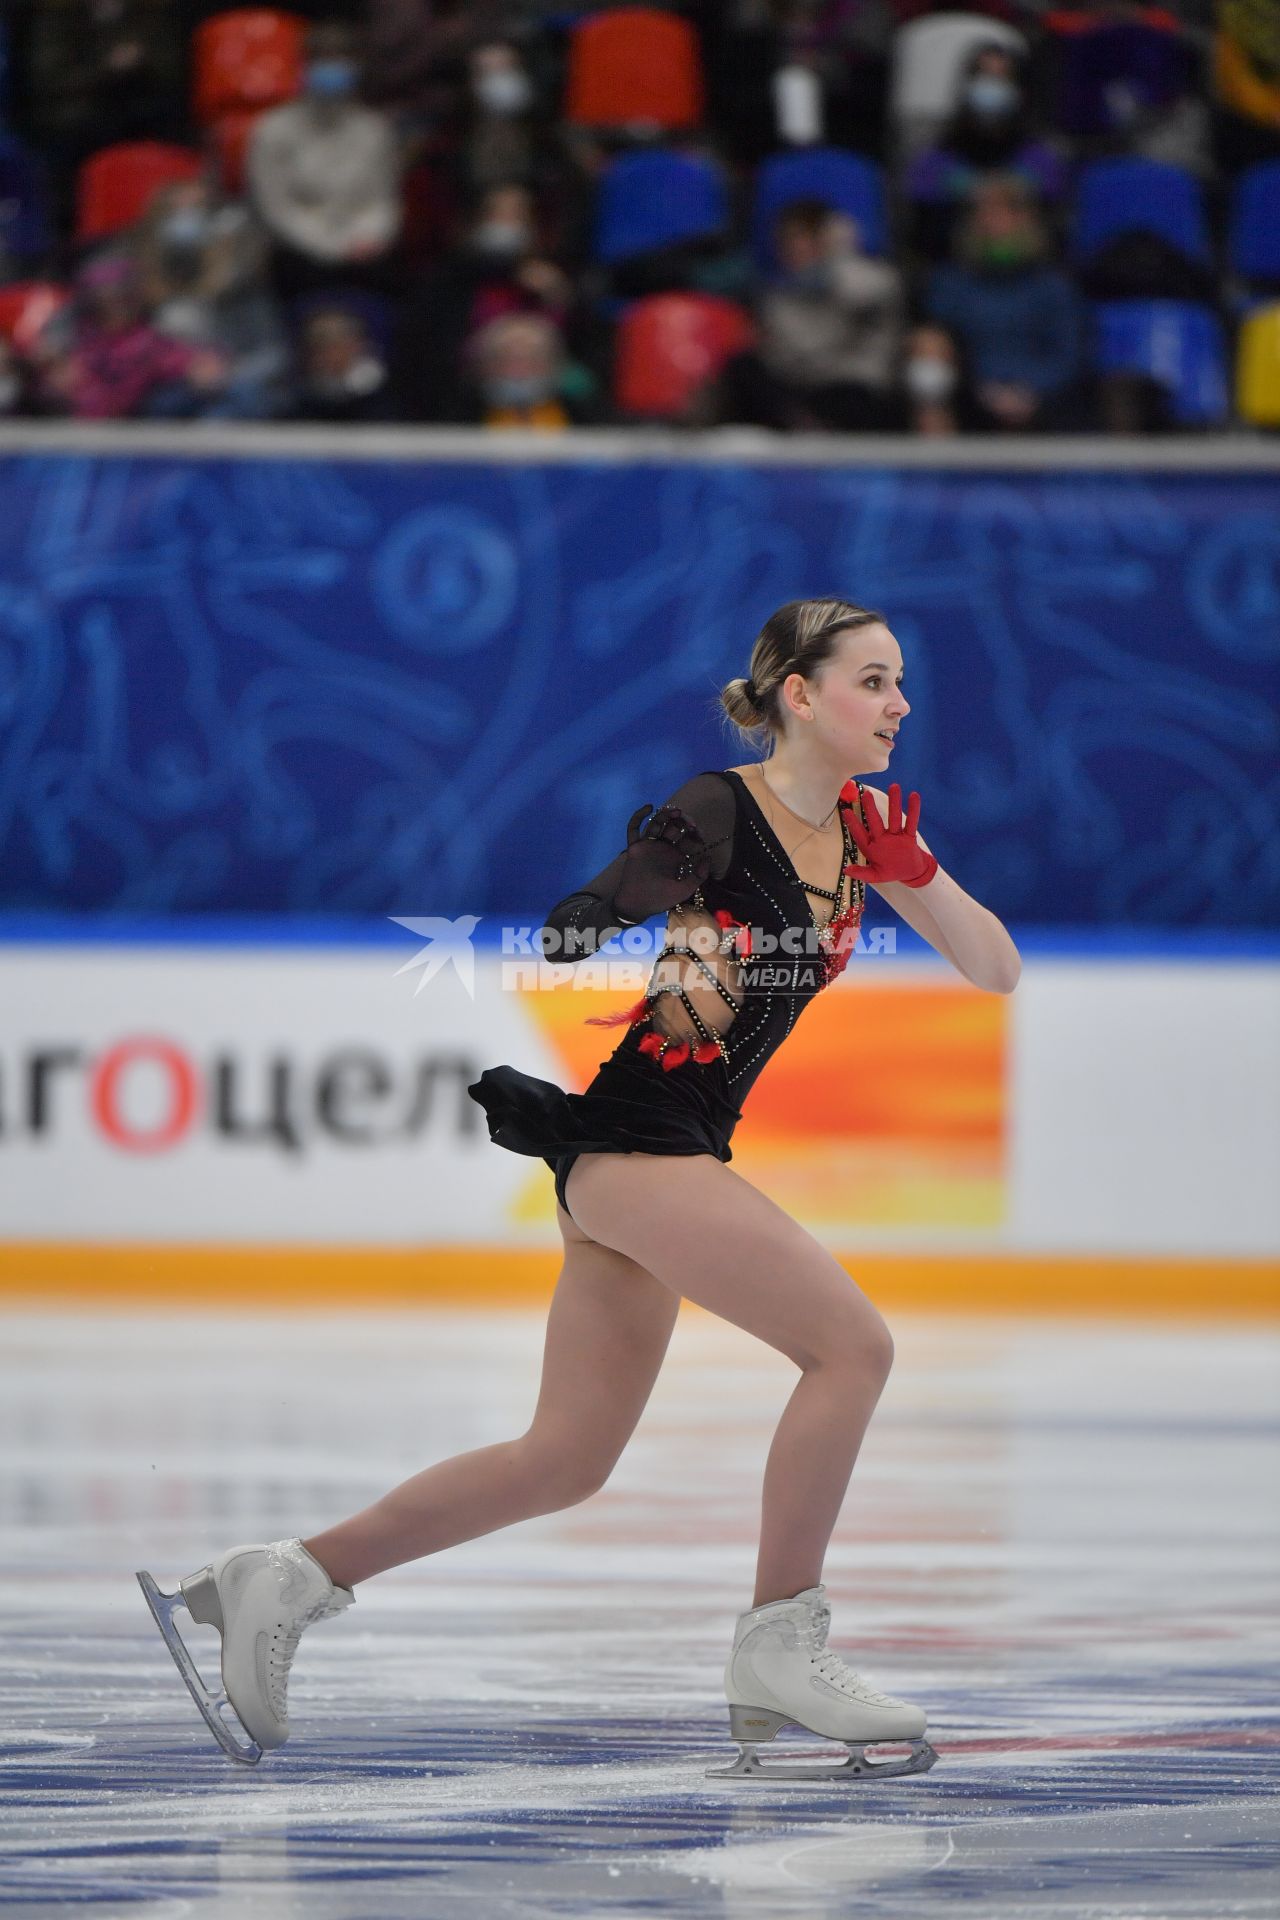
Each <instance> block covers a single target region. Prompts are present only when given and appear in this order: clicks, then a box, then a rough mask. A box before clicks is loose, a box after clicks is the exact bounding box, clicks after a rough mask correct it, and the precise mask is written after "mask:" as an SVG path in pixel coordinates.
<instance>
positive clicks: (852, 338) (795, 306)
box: [719, 200, 905, 433]
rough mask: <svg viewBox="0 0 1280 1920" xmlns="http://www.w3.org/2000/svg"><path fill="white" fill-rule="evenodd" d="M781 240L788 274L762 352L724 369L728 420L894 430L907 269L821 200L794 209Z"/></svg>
mask: <svg viewBox="0 0 1280 1920" xmlns="http://www.w3.org/2000/svg"><path fill="white" fill-rule="evenodd" d="M774 235H775V248H776V251H777V255H778V259H779V262H780V264H781V268H782V272H781V275H780V277H779V279H778V280H777V281H776V282H775V283H772V284H770V285H768V286H766V288H765V290H764V292H763V294H762V295H761V297H760V300H759V302H758V315H757V317H758V321H759V344H758V346H757V348H756V349H755V350H754V351H753V352H751V353H747V354H742V355H739V356H738V357H737V358H736V359H734V360H732V361H731V362H730V363H729V365H728V366H727V367H726V369H725V370H724V375H723V377H722V382H721V387H720V401H719V408H720V413H721V418H722V419H724V420H726V421H735V422H738V423H739V424H742V425H754V426H764V427H774V428H778V429H780V430H783V431H786V430H792V429H800V430H804V429H811V430H822V429H828V430H834V431H837V432H846V433H847V432H859V431H864V430H866V431H872V432H875V431H887V430H889V429H890V428H892V427H893V426H894V425H895V411H896V409H895V406H894V394H895V387H896V381H897V370H898V360H899V355H900V353H901V346H902V332H903V323H904V318H905V303H904V298H903V287H902V277H901V275H900V274H899V272H898V270H897V268H896V267H893V266H890V265H889V263H888V262H887V261H884V260H872V259H868V258H867V256H866V255H865V254H864V253H863V252H862V251H861V248H860V246H859V240H858V232H857V227H856V225H855V223H854V222H853V221H852V220H851V219H849V218H848V216H847V215H845V214H840V213H835V212H833V211H832V209H831V208H830V207H829V206H826V205H825V204H824V203H823V202H822V201H820V200H799V201H795V202H793V203H792V205H791V206H789V207H785V208H784V209H783V211H782V212H781V214H780V215H779V216H778V220H777V223H776V225H775V228H774Z"/></svg>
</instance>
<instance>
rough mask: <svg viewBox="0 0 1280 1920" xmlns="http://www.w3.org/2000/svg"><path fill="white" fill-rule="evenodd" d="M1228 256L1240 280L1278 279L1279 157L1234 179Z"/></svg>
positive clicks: (1279, 227) (1279, 238)
mask: <svg viewBox="0 0 1280 1920" xmlns="http://www.w3.org/2000/svg"><path fill="white" fill-rule="evenodd" d="M1228 257H1229V263H1230V266H1231V271H1232V272H1233V273H1238V274H1239V275H1240V277H1241V278H1242V279H1243V280H1280V160H1263V161H1262V162H1260V164H1259V165H1258V166H1256V167H1249V168H1247V169H1246V170H1245V172H1244V173H1242V174H1241V175H1240V178H1239V179H1238V180H1237V181H1236V187H1235V192H1234V193H1233V195H1232V197H1231V236H1230V240H1229V242H1228Z"/></svg>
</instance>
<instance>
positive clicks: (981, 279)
mask: <svg viewBox="0 0 1280 1920" xmlns="http://www.w3.org/2000/svg"><path fill="white" fill-rule="evenodd" d="M0 111H2V112H3V128H2V130H0V176H2V178H0V414H7V415H10V416H13V415H18V416H51V415H53V416H56V415H63V416H71V417H74V418H78V419H85V420H102V419H124V418H148V419H157V418H159V419H192V418H200V419H217V420H264V419H266V420H311V421H327V422H348V421H380V422H437V423H442V422H448V423H472V424H478V425H483V426H490V427H527V428H531V429H537V430H541V431H554V430H557V429H563V428H565V427H568V426H572V425H576V424H632V423H635V424H639V423H644V422H654V423H661V424H675V425H683V426H689V427H693V428H698V427H709V426H724V425H745V426H755V427H759V428H765V429H773V430H777V431H795V430H806V431H818V432H821V431H829V432H866V431H872V432H886V431H887V432H900V433H903V432H907V433H916V434H921V435H929V436H937V437H943V436H948V435H953V434H957V433H969V432H986V433H1005V434H1008V433H1019V432H1027V431H1042V432H1043V431H1052V432H1080V431H1084V432H1103V433H1115V434H1132V433H1156V432H1162V431H1170V430H1177V431H1188V430H1208V431H1221V430H1222V429H1224V428H1233V429H1235V430H1240V431H1257V430H1260V429H1268V428H1275V427H1278V426H1280V5H1277V4H1276V0H1216V4H1215V0H1184V3H1183V4H1181V5H1179V6H1177V7H1176V8H1175V7H1172V6H1152V5H1145V4H1137V3H1136V0H1089V3H1086V0H1064V3H1063V4H1062V5H1059V6H1057V7H1051V6H1047V5H1043V4H1033V0H982V3H981V4H978V3H977V0H975V4H972V5H969V6H967V7H965V8H963V9H957V8H955V7H946V8H944V7H939V6H936V5H929V4H926V0H725V4H721V5H710V4H706V5H699V4H688V5H683V6H680V7H671V8H659V9H654V8H636V7H624V8H614V7H595V8H591V7H588V8H573V9H567V10H564V11H560V10H557V9H556V8H554V7H551V6H547V5H543V4H540V0H481V3H480V4H476V5H453V6H450V5H447V4H441V0H362V3H361V4H347V5H342V4H340V0H318V4H314V5H305V6H300V7H294V8H291V9H289V10H288V11H277V10H272V9H263V8H252V9H235V10H227V9H226V8H224V7H218V6H214V5H205V4H201V0H24V4H22V5H21V6H17V5H12V4H11V5H10V6H8V8H7V9H5V10H4V11H3V12H0Z"/></svg>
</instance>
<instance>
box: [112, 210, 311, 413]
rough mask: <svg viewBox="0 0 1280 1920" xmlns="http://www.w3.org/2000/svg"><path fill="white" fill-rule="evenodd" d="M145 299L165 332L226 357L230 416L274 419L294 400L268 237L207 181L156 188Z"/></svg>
mask: <svg viewBox="0 0 1280 1920" xmlns="http://www.w3.org/2000/svg"><path fill="white" fill-rule="evenodd" d="M137 251H138V258H139V261H140V265H141V269H142V288H143V296H144V299H145V301H146V304H147V306H148V308H149V309H150V311H151V319H152V323H153V325H154V326H155V327H156V328H157V330H158V331H159V332H161V333H163V334H165V335H167V336H168V337H169V338H170V339H173V340H178V341H181V342H182V343H183V344H184V345H186V346H189V347H194V348H197V349H200V350H204V351H209V352H213V353H216V354H217V355H219V356H220V357H221V358H222V360H224V361H225V363H226V367H227V378H226V386H225V389H224V393H223V397H222V399H221V401H220V402H219V404H218V406H217V408H216V409H215V411H216V412H217V414H218V415H219V417H221V418H229V419H231V418H233V419H242V420H259V419H269V418H272V417H273V416H275V415H276V414H278V413H279V412H280V411H281V410H282V408H283V407H284V405H285V403H286V401H287V398H288V372H289V347H288V341H287V340H286V337H285V333H284V329H283V327H282V325H281V324H280V317H279V313H278V311H277V308H276V305H275V302H274V300H273V299H272V298H271V295H270V291H269V289H268V286H267V282H266V262H267V244H266V238H265V235H264V234H263V232H262V229H261V227H260V226H259V225H258V222H257V221H256V220H255V219H254V218H253V216H252V215H251V214H250V212H249V210H248V208H247V207H246V206H245V205H244V204H243V203H242V202H239V201H234V200H224V199H223V198H221V196H220V195H219V194H218V193H217V192H216V191H215V189H214V188H213V187H212V186H211V184H210V182H209V181H208V180H207V179H203V178H201V179H196V180H180V181H175V182H174V183H173V184H172V185H171V186H168V187H164V188H162V189H161V191H160V192H159V193H158V194H156V196H155V198H154V199H153V200H152V202H151V205H150V207H149V208H148V209H147V212H146V215H145V216H144V218H143V220H142V222H141V224H140V226H139V228H138V232H137Z"/></svg>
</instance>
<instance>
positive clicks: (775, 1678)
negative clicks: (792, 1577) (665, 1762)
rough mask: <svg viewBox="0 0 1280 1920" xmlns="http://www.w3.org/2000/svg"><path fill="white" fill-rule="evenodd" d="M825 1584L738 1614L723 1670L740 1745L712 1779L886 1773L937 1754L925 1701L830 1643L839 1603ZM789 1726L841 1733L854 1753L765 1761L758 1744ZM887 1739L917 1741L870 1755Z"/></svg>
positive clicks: (919, 1765)
mask: <svg viewBox="0 0 1280 1920" xmlns="http://www.w3.org/2000/svg"><path fill="white" fill-rule="evenodd" d="M825 1592H826V1589H825V1588H824V1587H820V1586H819V1587H806V1589H805V1591H804V1592H803V1593H798V1594H796V1595H795V1597H794V1599H791V1600H772V1601H770V1602H769V1604H768V1605H767V1606H763V1607H753V1608H752V1609H751V1610H750V1611H749V1612H747V1613H743V1614H740V1615H739V1617H738V1625H737V1630H736V1632H735V1633H734V1637H733V1651H732V1652H731V1653H730V1655H729V1659H728V1663H727V1664H726V1666H725V1670H724V1690H725V1697H726V1699H727V1700H728V1702H729V1727H730V1731H731V1733H732V1735H733V1738H734V1739H735V1740H736V1741H737V1742H738V1744H739V1752H738V1757H737V1759H736V1760H735V1761H734V1762H733V1764H732V1765H731V1766H727V1767H708V1768H707V1777H708V1778H709V1779H720V1780H740V1779H764V1780H843V1779H846V1778H849V1777H861V1778H864V1779H868V1778H870V1779H886V1778H888V1777H889V1776H890V1775H892V1774H900V1773H924V1772H926V1771H927V1770H928V1768H930V1767H931V1766H932V1765H933V1763H934V1761H935V1760H936V1759H937V1757H938V1756H937V1754H936V1753H935V1752H934V1750H933V1748H932V1747H931V1746H930V1745H929V1742H928V1741H927V1740H925V1739H923V1738H922V1737H921V1736H922V1735H923V1733H924V1730H925V1716H924V1711H923V1709H922V1708H920V1707H913V1706H912V1705H911V1704H910V1702H909V1701H906V1700H895V1699H893V1698H892V1696H891V1695H889V1694H887V1693H880V1692H878V1691H877V1690H876V1688H875V1687H873V1686H871V1685H870V1684H869V1683H868V1682H867V1681H866V1680H864V1679H863V1678H862V1676H861V1675H860V1674H857V1673H854V1672H853V1671H852V1669H851V1668H849V1667H847V1666H846V1665H845V1663H844V1661H843V1660H842V1659H841V1658H840V1656H839V1654H837V1653H832V1652H831V1651H830V1650H829V1649H828V1648H827V1644H826V1643H827V1629H828V1627H829V1626H830V1624H831V1609H830V1608H829V1607H828V1606H827V1604H826V1600H825V1598H824V1595H825ZM786 1726H793V1727H799V1728H800V1729H801V1730H802V1731H803V1732H805V1733H816V1734H820V1735H821V1736H822V1737H823V1738H824V1739H827V1740H839V1741H841V1742H842V1743H843V1744H844V1745H845V1746H847V1747H848V1749H849V1752H848V1756H847V1757H846V1758H845V1759H844V1760H840V1761H827V1762H825V1763H823V1764H820V1765H819V1764H815V1765H805V1766H797V1765H795V1764H794V1763H783V1764H781V1765H778V1766H765V1765H763V1764H762V1762H761V1761H760V1759H759V1758H758V1756H757V1753H756V1748H757V1747H758V1746H760V1745H762V1744H763V1743H764V1742H765V1741H767V1740H772V1739H773V1738H774V1736H775V1735H776V1734H777V1733H778V1731H779V1729H780V1728H782V1727H786ZM880 1741H893V1742H895V1743H897V1742H909V1743H910V1746H911V1752H910V1754H909V1756H908V1757H907V1758H905V1759H897V1760H868V1758H867V1752H866V1750H867V1748H868V1746H871V1745H875V1744H877V1743H879V1742H880Z"/></svg>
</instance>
